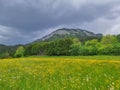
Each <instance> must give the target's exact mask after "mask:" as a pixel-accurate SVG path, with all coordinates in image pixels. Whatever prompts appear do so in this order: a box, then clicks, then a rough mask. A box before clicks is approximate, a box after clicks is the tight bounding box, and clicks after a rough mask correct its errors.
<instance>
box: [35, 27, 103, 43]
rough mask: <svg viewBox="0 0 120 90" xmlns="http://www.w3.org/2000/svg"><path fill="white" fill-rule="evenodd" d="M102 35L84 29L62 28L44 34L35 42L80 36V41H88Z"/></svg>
mask: <svg viewBox="0 0 120 90" xmlns="http://www.w3.org/2000/svg"><path fill="white" fill-rule="evenodd" d="M102 36H103V35H102V34H95V33H93V32H90V31H87V30H83V29H68V28H62V29H58V30H56V31H54V32H52V33H50V34H48V35H46V36H44V37H43V38H41V39H38V40H36V41H35V42H40V41H51V40H56V39H63V38H79V39H80V41H86V40H91V39H94V38H97V39H100V38H101V37H102Z"/></svg>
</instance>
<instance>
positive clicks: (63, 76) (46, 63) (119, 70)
mask: <svg viewBox="0 0 120 90" xmlns="http://www.w3.org/2000/svg"><path fill="white" fill-rule="evenodd" d="M107 58H108V59H107ZM109 58H110V57H109V56H95V57H29V58H20V59H17V58H16V59H4V60H0V90H120V61H119V57H113V58H110V60H109Z"/></svg>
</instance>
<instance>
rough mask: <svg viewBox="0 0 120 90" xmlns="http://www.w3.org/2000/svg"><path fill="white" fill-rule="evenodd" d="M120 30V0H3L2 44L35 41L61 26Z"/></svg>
mask: <svg viewBox="0 0 120 90" xmlns="http://www.w3.org/2000/svg"><path fill="white" fill-rule="evenodd" d="M63 27H67V28H84V29H87V30H89V31H93V32H95V33H103V34H109V33H110V34H118V33H120V30H119V29H120V1H119V0H99V1H98V0H89V1H88V0H0V43H3V44H19V43H28V42H32V41H34V40H35V39H37V38H41V37H42V36H44V35H46V34H48V33H50V32H52V31H54V30H56V29H58V28H63Z"/></svg>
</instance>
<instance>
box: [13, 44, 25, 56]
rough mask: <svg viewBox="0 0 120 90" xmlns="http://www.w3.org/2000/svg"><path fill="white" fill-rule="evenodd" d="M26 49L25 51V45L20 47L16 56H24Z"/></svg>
mask: <svg viewBox="0 0 120 90" xmlns="http://www.w3.org/2000/svg"><path fill="white" fill-rule="evenodd" d="M24 51H25V49H24V47H23V46H20V47H18V49H17V50H16V52H15V57H23V56H24Z"/></svg>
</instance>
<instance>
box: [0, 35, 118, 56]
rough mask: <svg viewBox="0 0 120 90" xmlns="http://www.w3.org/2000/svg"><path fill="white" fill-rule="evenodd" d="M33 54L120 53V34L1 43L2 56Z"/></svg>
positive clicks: (0, 51)
mask: <svg viewBox="0 0 120 90" xmlns="http://www.w3.org/2000/svg"><path fill="white" fill-rule="evenodd" d="M31 55H49V56H80V55H81V56H85V55H120V35H106V36H103V37H101V38H99V39H98V38H94V39H91V40H89V39H86V41H84V42H83V41H80V39H78V38H64V39H58V40H54V41H47V42H45V41H44V42H36V43H31V44H27V45H18V46H4V45H0V58H10V57H11V58H12V57H24V56H31Z"/></svg>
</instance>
